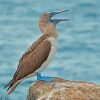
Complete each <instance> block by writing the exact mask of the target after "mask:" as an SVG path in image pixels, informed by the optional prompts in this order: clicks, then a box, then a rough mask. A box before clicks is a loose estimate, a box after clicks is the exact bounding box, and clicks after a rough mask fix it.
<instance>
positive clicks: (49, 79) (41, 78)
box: [37, 72, 53, 81]
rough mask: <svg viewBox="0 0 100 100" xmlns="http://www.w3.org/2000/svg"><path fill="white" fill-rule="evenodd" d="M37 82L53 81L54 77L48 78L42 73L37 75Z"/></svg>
mask: <svg viewBox="0 0 100 100" xmlns="http://www.w3.org/2000/svg"><path fill="white" fill-rule="evenodd" d="M37 80H41V81H52V80H53V77H48V76H42V75H41V73H39V72H38V73H37Z"/></svg>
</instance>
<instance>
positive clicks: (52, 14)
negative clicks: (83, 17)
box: [49, 10, 70, 25]
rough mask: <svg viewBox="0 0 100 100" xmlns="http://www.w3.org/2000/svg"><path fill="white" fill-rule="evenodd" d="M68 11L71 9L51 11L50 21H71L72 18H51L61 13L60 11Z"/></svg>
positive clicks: (54, 22)
mask: <svg viewBox="0 0 100 100" xmlns="http://www.w3.org/2000/svg"><path fill="white" fill-rule="evenodd" d="M66 11H69V10H62V11H54V12H50V13H49V18H50V22H52V23H53V24H55V25H57V24H58V23H59V22H61V21H69V20H70V19H51V18H52V17H53V16H55V15H57V14H60V13H63V12H66Z"/></svg>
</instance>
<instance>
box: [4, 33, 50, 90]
mask: <svg viewBox="0 0 100 100" xmlns="http://www.w3.org/2000/svg"><path fill="white" fill-rule="evenodd" d="M48 37H49V35H48V34H44V35H42V36H41V37H40V38H39V39H38V40H37V41H35V42H34V43H33V44H32V45H31V46H30V48H29V49H28V50H27V51H26V52H25V53H24V54H23V56H22V57H21V59H20V60H19V65H18V68H17V71H16V72H15V74H14V77H13V79H12V80H11V81H10V82H9V83H8V84H7V85H6V87H7V86H9V88H10V87H11V86H12V85H13V84H15V83H16V82H18V81H20V80H21V79H23V78H24V77H26V76H28V75H29V74H32V73H33V72H35V71H36V70H37V69H38V68H39V67H40V66H41V64H42V63H43V62H45V60H46V59H47V57H48V55H49V52H50V48H51V44H50V42H49V41H48V40H47V38H48ZM12 92H13V91H12Z"/></svg>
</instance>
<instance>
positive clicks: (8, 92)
mask: <svg viewBox="0 0 100 100" xmlns="http://www.w3.org/2000/svg"><path fill="white" fill-rule="evenodd" d="M19 83H20V82H16V83H12V84H11V85H10V86H9V88H8V91H7V93H6V94H5V96H4V97H3V99H2V100H5V98H6V97H7V95H9V94H11V93H12V92H13V91H14V90H15V88H16V87H17V85H18V84H19ZM8 84H9V83H8Z"/></svg>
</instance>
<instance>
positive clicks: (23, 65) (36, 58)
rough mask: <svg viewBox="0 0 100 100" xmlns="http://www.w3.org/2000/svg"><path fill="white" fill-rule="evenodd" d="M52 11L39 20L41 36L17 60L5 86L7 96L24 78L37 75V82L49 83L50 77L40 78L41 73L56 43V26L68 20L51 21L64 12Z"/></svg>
mask: <svg viewBox="0 0 100 100" xmlns="http://www.w3.org/2000/svg"><path fill="white" fill-rule="evenodd" d="M66 11H68V10H63V11H53V12H48V13H44V14H42V15H41V16H40V18H39V28H40V31H41V32H42V35H41V36H40V37H39V38H38V39H37V40H36V41H35V42H34V43H33V44H32V45H31V46H30V47H29V48H28V49H27V50H26V52H25V53H24V54H23V55H22V57H21V58H20V60H19V64H18V67H17V70H16V72H15V74H14V76H13V78H12V80H11V81H10V82H9V83H8V84H7V85H6V86H5V87H8V91H7V94H6V96H7V95H9V94H11V93H12V92H13V91H14V90H15V88H16V87H17V85H18V84H19V83H20V82H21V81H22V80H24V79H25V78H28V77H32V76H35V75H37V80H43V81H51V80H52V79H53V78H52V77H47V76H42V75H41V71H42V70H43V69H45V68H46V67H47V66H48V64H49V63H50V61H51V59H52V57H53V55H54V53H55V51H56V48H57V42H58V33H57V30H56V25H57V24H58V23H59V22H61V21H68V20H69V19H53V18H52V17H53V16H55V15H56V14H59V13H62V12H66Z"/></svg>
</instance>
